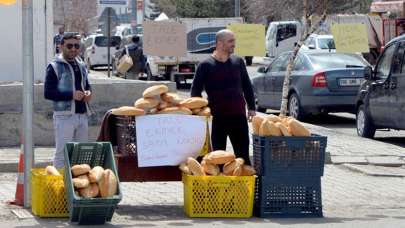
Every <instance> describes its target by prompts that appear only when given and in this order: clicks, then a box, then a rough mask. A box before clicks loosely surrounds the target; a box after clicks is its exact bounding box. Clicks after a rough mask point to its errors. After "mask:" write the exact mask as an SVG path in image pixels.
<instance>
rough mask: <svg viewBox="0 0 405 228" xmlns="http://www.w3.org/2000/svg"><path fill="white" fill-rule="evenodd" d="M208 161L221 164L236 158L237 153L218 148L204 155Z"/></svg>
mask: <svg viewBox="0 0 405 228" xmlns="http://www.w3.org/2000/svg"><path fill="white" fill-rule="evenodd" d="M204 160H206V161H207V162H208V163H211V164H216V165H221V164H225V163H228V162H231V161H233V160H235V154H233V153H231V152H226V151H224V150H216V151H212V152H210V153H208V154H207V155H205V156H204Z"/></svg>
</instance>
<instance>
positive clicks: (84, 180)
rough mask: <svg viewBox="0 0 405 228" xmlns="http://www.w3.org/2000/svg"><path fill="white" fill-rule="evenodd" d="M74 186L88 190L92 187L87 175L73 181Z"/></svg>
mask: <svg viewBox="0 0 405 228" xmlns="http://www.w3.org/2000/svg"><path fill="white" fill-rule="evenodd" d="M72 182H73V186H75V187H76V188H87V187H88V186H89V185H90V181H89V178H88V177H87V174H84V175H80V176H78V177H75V178H73V179H72Z"/></svg>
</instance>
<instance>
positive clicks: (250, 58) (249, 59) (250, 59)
mask: <svg viewBox="0 0 405 228" xmlns="http://www.w3.org/2000/svg"><path fill="white" fill-rule="evenodd" d="M245 61H246V65H247V66H251V65H252V63H253V56H245Z"/></svg>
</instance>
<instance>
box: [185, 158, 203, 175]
mask: <svg viewBox="0 0 405 228" xmlns="http://www.w3.org/2000/svg"><path fill="white" fill-rule="evenodd" d="M187 167H188V168H189V170H190V172H191V173H192V174H193V175H195V176H205V172H204V169H203V167H202V166H201V165H200V163H198V161H197V160H195V159H194V158H192V157H189V158H187Z"/></svg>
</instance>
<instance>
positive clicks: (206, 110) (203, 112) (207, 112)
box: [197, 107, 211, 116]
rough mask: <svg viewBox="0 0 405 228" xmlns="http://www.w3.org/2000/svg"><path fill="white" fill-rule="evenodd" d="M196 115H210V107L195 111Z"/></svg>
mask: <svg viewBox="0 0 405 228" xmlns="http://www.w3.org/2000/svg"><path fill="white" fill-rule="evenodd" d="M197 115H198V116H211V109H210V107H204V108H202V109H201V111H199V112H198V113H197Z"/></svg>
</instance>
